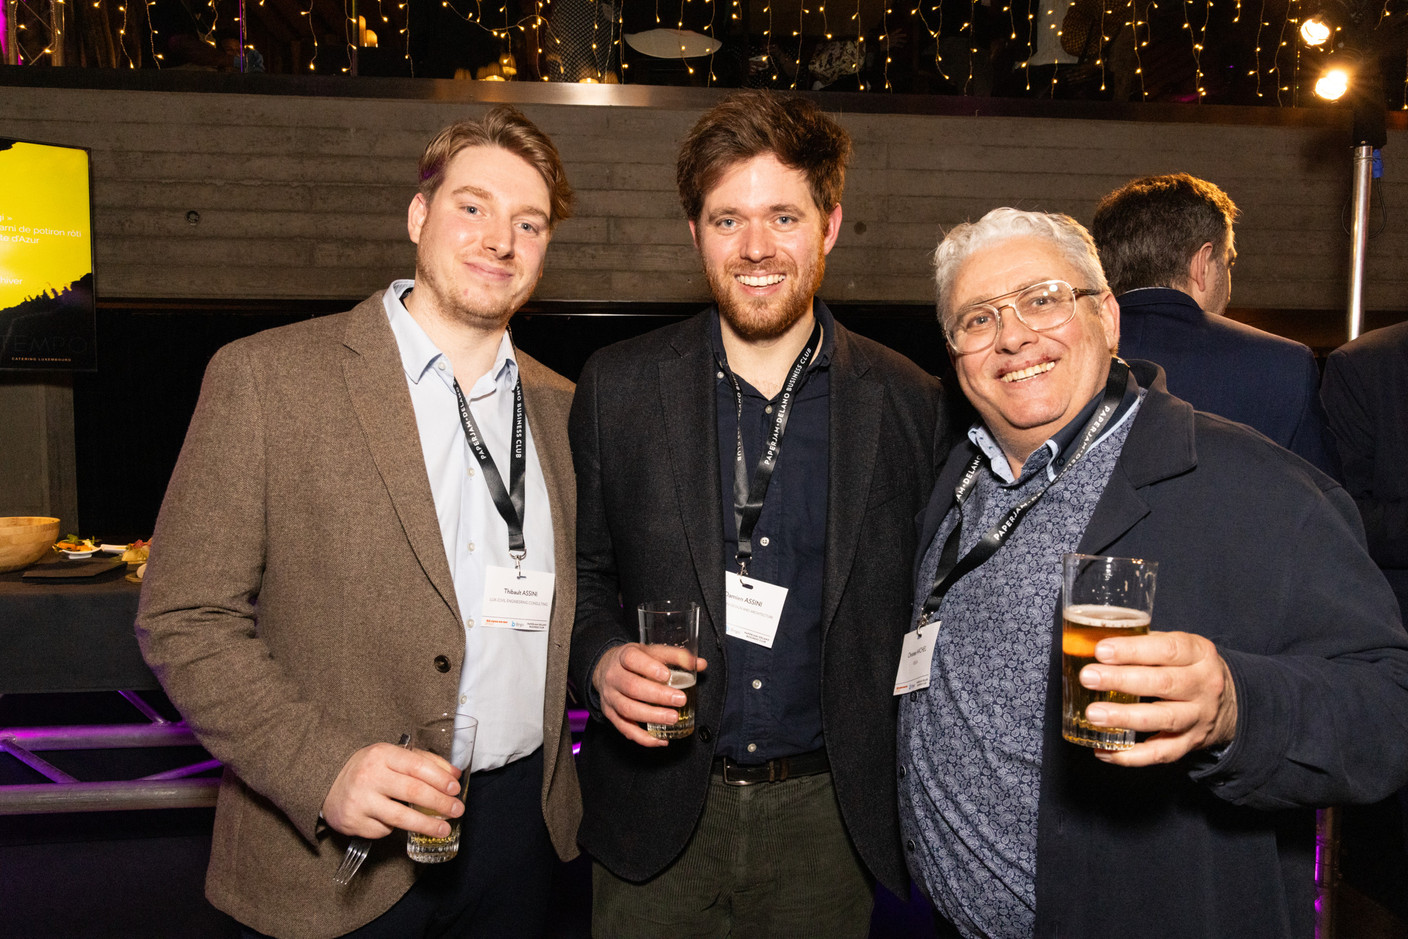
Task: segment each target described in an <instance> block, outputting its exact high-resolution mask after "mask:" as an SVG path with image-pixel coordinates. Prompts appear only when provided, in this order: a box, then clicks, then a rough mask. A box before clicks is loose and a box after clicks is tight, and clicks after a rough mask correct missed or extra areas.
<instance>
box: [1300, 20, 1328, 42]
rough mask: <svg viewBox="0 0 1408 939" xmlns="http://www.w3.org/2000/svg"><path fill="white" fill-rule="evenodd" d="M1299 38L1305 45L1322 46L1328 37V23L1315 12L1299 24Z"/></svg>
mask: <svg viewBox="0 0 1408 939" xmlns="http://www.w3.org/2000/svg"><path fill="white" fill-rule="evenodd" d="M1300 38H1301V41H1302V42H1304V43H1305V44H1306V45H1307V46H1323V45H1324V44H1325V43H1326V42H1327V41H1328V40H1329V38H1330V24H1329V23H1327V22H1325V19H1324V18H1323V17H1322V16H1320V15H1319V14H1316V15H1315V16H1312V17H1311V18H1310V19H1308V20H1306V21H1305V22H1304V23H1302V24H1301V25H1300Z"/></svg>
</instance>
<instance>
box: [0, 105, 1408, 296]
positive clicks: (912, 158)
mask: <svg viewBox="0 0 1408 939" xmlns="http://www.w3.org/2000/svg"><path fill="white" fill-rule="evenodd" d="M433 84H435V85H438V86H441V88H442V89H443V90H442V91H441V92H440V93H439V95H440V98H443V97H445V96H458V99H451V100H441V99H439V98H437V99H432V100H425V99H419V100H404V99H371V98H350V97H341V98H335V97H317V96H299V95H258V94H219V93H215V94H210V93H180V92H153V91H135V90H91V89H73V88H41V87H9V88H0V100H3V107H0V136H13V137H23V138H29V139H35V140H41V141H46V142H52V143H65V144H77V145H82V146H86V147H90V148H92V150H93V157H94V169H93V173H94V203H95V208H96V215H97V217H96V222H95V230H96V236H97V269H98V275H97V276H98V280H97V283H98V290H99V293H100V295H101V296H106V297H180V298H200V297H219V298H252V297H263V298H270V297H277V298H284V297H358V296H363V295H365V294H367V293H369V292H371V291H373V290H376V289H379V288H381V287H383V286H384V285H385V284H386V283H387V282H388V281H389V280H391V279H392V278H394V277H398V276H408V275H409V273H410V272H411V270H412V264H413V254H412V248H411V246H410V244H409V242H408V241H407V239H406V233H405V208H406V204H407V202H408V201H409V199H410V197H411V195H412V194H413V188H412V187H413V183H414V175H415V172H414V171H415V161H416V158H417V157H418V156H419V153H420V151H421V149H422V147H423V146H424V144H425V142H426V140H428V139H429V137H430V136H431V135H432V134H433V133H434V132H435V131H436V130H437V129H438V128H440V127H441V126H442V125H444V124H446V123H448V122H449V121H451V120H454V119H456V118H459V117H462V116H465V115H467V114H469V115H472V114H477V113H479V112H480V111H482V110H483V108H484V107H485V105H484V104H482V103H480V102H476V101H474V100H472V98H471V97H470V96H471V95H472V94H473V93H474V91H475V89H476V88H478V89H483V87H484V83H454V82H441V83H433ZM516 88H517V86H512V85H510V86H502V85H501V86H498V87H497V89H495V91H496V93H497V95H498V96H499V97H504V96H505V95H507V96H509V97H512V96H513V92H514V90H515V89H516ZM561 89H562V86H554V87H553V88H544V87H542V86H527V87H526V89H525V90H524V91H522V92H519V94H518V96H519V97H520V98H525V97H526V98H528V99H530V101H529V103H526V104H524V107H525V110H527V111H528V113H529V114H530V116H531V117H533V118H534V119H535V120H536V121H538V122H539V123H540V124H541V125H542V126H543V127H544V128H545V129H546V130H547V131H548V132H549V133H551V134H552V136H553V137H554V138H555V140H556V141H557V143H558V145H559V146H560V148H561V150H562V152H563V155H564V158H565V160H566V162H567V165H568V169H569V175H570V178H571V180H572V182H573V183H574V185H575V186H576V188H577V190H578V193H579V201H578V215H577V217H576V218H574V219H572V220H570V221H568V222H566V223H565V224H563V225H562V226H561V228H560V229H559V231H558V234H557V237H556V239H555V242H554V245H553V249H552V252H551V255H550V257H549V262H548V273H547V275H546V277H545V278H544V281H543V284H542V286H541V288H540V290H539V296H540V297H542V298H547V299H574V300H577V299H579V300H646V301H648V300H694V299H699V298H702V297H703V296H705V287H704V283H703V279H702V277H701V275H700V274H699V272H698V270H697V262H696V260H695V258H694V254H693V252H692V250H691V248H690V245H689V240H688V231H687V229H686V227H685V225H684V223H683V221H682V219H681V213H680V210H679V207H678V202H677V200H676V198H675V194H674V169H673V163H674V156H675V149H676V146H677V142H678V140H679V138H680V137H681V136H682V134H683V133H684V132H685V130H686V129H687V128H688V127H689V125H690V124H691V123H692V121H693V120H694V119H695V117H696V116H697V115H698V114H699V112H700V110H701V109H702V108H704V107H706V106H707V105H708V104H709V103H711V102H712V101H713V100H715V99H716V98H717V97H718V93H717V92H713V91H708V90H698V91H694V92H686V91H683V90H675V93H674V94H673V95H672V98H673V99H675V102H676V103H672V104H666V105H656V106H640V107H612V106H597V105H595V104H590V103H589V104H573V105H564V104H551V103H542V102H543V100H545V99H547V98H548V97H549V95H548V94H547V93H549V92H552V91H557V90H561ZM573 90H574V91H575V92H576V96H577V97H578V98H581V97H582V95H583V92H582V91H580V90H577V89H573ZM598 91H599V92H600V94H601V95H602V96H603V97H601V98H600V100H603V101H604V100H611V98H610V97H609V96H610V95H611V93H612V92H613V91H618V92H619V91H620V89H610V88H601V89H598ZM532 99H537V100H532ZM587 100H590V99H587ZM948 100H949V101H950V102H952V101H955V100H956V99H948ZM1120 113H1121V114H1122V115H1127V114H1129V113H1130V109H1124V110H1122V111H1121V112H1120ZM1135 113H1138V112H1135ZM1147 113H1155V112H1147ZM1157 113H1158V114H1159V116H1160V117H1163V118H1167V115H1168V114H1169V111H1168V109H1165V110H1164V111H1161V112H1157ZM1179 113H1181V114H1183V115H1185V116H1187V117H1189V118H1193V119H1194V120H1193V121H1178V120H1175V121H1172V122H1169V121H1167V120H1160V121H1158V122H1153V121H1140V120H1128V119H1123V120H1095V119H1055V118H1049V117H1048V118H1040V117H1013V116H988V115H984V116H959V115H937V114H879V113H857V112H854V111H851V112H848V113H843V114H841V120H842V122H843V123H844V124H845V125H846V126H847V128H848V129H849V130H850V131H851V132H852V134H853V135H854V137H855V140H856V142H857V149H856V156H855V159H854V161H853V163H852V166H851V171H850V178H849V185H848V189H847V193H846V199H845V203H844V204H845V226H844V230H843V234H842V237H841V240H840V242H839V244H838V246H837V248H836V250H835V252H834V253H833V254H832V257H831V260H830V266H829V272H828V278H827V283H826V285H825V288H824V295H825V296H827V297H828V298H833V299H838V300H851V301H875V302H904V303H923V302H927V301H928V299H929V296H930V291H929V286H928V277H927V272H926V264H927V261H926V255H927V253H928V252H929V251H930V250H932V248H933V246H934V244H935V242H936V241H937V239H938V237H939V235H940V232H941V230H942V229H943V227H944V226H947V225H950V224H952V223H954V222H957V221H961V220H963V219H965V218H968V217H974V216H976V215H979V214H981V213H982V212H984V211H986V210H987V209H989V208H991V207H993V206H996V205H1004V204H1010V205H1019V206H1023V207H1028V208H1041V209H1051V210H1060V211H1065V212H1069V213H1070V214H1072V215H1074V216H1076V217H1077V218H1079V219H1081V220H1083V221H1088V220H1089V218H1090V215H1091V213H1092V212H1093V210H1094V206H1095V203H1096V201H1097V200H1098V198H1099V197H1100V196H1101V195H1102V194H1103V193H1105V192H1107V191H1108V190H1110V189H1111V188H1113V187H1114V186H1116V185H1118V184H1120V183H1121V182H1123V181H1125V180H1127V179H1128V178H1130V177H1131V176H1135V175H1139V174H1143V173H1153V172H1168V171H1179V170H1181V171H1186V172H1189V173H1193V174H1194V175H1198V176H1204V177H1207V178H1209V179H1212V180H1214V181H1215V182H1217V183H1218V184H1219V185H1221V186H1222V187H1223V188H1224V189H1226V190H1227V191H1228V193H1229V194H1230V195H1231V196H1232V198H1233V199H1234V200H1235V201H1236V202H1237V203H1238V204H1239V205H1240V207H1241V208H1242V210H1243V222H1242V224H1241V225H1240V226H1239V228H1238V239H1237V240H1238V252H1239V257H1238V265H1237V272H1236V283H1235V294H1234V305H1235V306H1245V307H1252V308H1271V309H1291V310H1295V309H1333V308H1337V307H1341V306H1342V305H1343V303H1344V295H1345V289H1346V288H1345V284H1346V264H1347V262H1348V238H1347V236H1346V234H1345V233H1344V230H1343V227H1342V226H1343V224H1344V219H1345V217H1346V203H1347V198H1348V194H1349V186H1350V183H1349V179H1350V165H1351V150H1350V141H1349V132H1348V122H1347V120H1343V119H1341V118H1340V117H1339V116H1338V115H1337V114H1335V113H1334V112H1329V111H1325V110H1321V111H1315V112H1306V111H1299V112H1291V111H1280V112H1278V111H1276V110H1275V109H1265V110H1256V111H1252V110H1249V109H1241V108H1224V109H1218V108H1201V109H1199V108H1189V109H1184V110H1183V111H1181V112H1179ZM1249 120H1257V121H1265V122H1266V123H1256V124H1249V123H1247V122H1248V121H1249ZM1391 137H1392V139H1391V141H1390V144H1389V146H1388V148H1387V149H1386V150H1385V154H1386V155H1387V157H1388V159H1389V169H1388V171H1387V172H1386V174H1385V176H1386V178H1385V180H1384V181H1383V182H1382V184H1381V190H1380V192H1381V194H1382V198H1383V202H1384V203H1385V204H1387V205H1388V206H1396V205H1403V204H1405V203H1408V182H1405V181H1404V174H1402V173H1394V172H1393V169H1394V167H1393V163H1392V161H1393V159H1394V158H1395V157H1398V156H1399V155H1400V154H1405V153H1408V132H1405V131H1404V130H1401V129H1396V130H1393V131H1391ZM193 212H194V213H197V214H198V216H199V221H198V222H193V221H190V220H188V219H194V218H195V216H192V215H190V213H193ZM1376 221H1377V219H1376ZM1405 254H1408V229H1405V227H1404V225H1403V223H1402V215H1401V214H1400V215H1397V216H1394V217H1392V219H1391V224H1390V226H1389V227H1388V228H1387V229H1386V230H1384V231H1383V232H1382V233H1381V234H1379V235H1378V237H1376V238H1375V240H1374V241H1372V242H1371V244H1370V248H1369V256H1368V258H1369V267H1368V277H1367V284H1368V289H1367V295H1366V298H1365V301H1366V306H1367V307H1368V308H1369V309H1404V308H1405V307H1408V299H1406V298H1408V267H1405V266H1404V265H1402V264H1400V263H1398V259H1400V258H1402V257H1404V256H1405Z"/></svg>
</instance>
